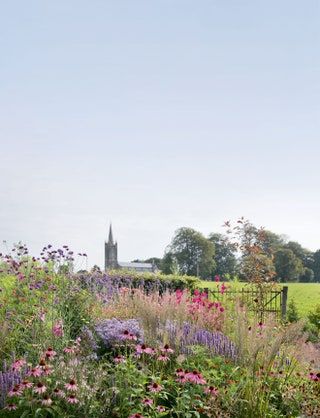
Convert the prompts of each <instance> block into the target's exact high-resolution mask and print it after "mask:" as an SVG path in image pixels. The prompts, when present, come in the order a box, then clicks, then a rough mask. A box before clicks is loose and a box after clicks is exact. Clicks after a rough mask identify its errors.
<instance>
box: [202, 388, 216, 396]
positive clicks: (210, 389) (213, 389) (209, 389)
mask: <svg viewBox="0 0 320 418" xmlns="http://www.w3.org/2000/svg"><path fill="white" fill-rule="evenodd" d="M204 392H205V393H207V394H208V395H212V396H217V395H218V393H219V390H218V389H217V388H215V387H214V386H209V387H207V388H206V389H205V391H204Z"/></svg>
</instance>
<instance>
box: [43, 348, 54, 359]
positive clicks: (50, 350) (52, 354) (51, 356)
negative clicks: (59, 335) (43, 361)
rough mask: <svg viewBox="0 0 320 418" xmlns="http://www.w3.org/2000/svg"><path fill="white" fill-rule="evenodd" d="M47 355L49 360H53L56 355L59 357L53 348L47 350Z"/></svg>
mask: <svg viewBox="0 0 320 418" xmlns="http://www.w3.org/2000/svg"><path fill="white" fill-rule="evenodd" d="M45 355H46V357H47V358H48V359H51V358H53V357H54V356H56V355H57V352H56V351H54V350H53V348H51V347H48V348H47V351H46V352H45Z"/></svg>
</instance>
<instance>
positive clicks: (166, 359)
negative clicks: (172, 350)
mask: <svg viewBox="0 0 320 418" xmlns="http://www.w3.org/2000/svg"><path fill="white" fill-rule="evenodd" d="M157 360H159V361H163V362H166V361H168V360H170V358H169V357H168V356H165V355H164V354H160V356H159V357H158V358H157Z"/></svg>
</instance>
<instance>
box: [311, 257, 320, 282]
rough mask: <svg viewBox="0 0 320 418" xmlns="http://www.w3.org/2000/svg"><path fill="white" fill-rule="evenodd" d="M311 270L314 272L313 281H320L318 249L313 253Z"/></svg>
mask: <svg viewBox="0 0 320 418" xmlns="http://www.w3.org/2000/svg"><path fill="white" fill-rule="evenodd" d="M312 270H313V272H314V281H315V282H320V249H319V250H317V251H316V252H314V253H313V263H312Z"/></svg>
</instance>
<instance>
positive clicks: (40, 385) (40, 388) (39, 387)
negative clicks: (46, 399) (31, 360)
mask: <svg viewBox="0 0 320 418" xmlns="http://www.w3.org/2000/svg"><path fill="white" fill-rule="evenodd" d="M33 390H34V392H35V393H37V394H40V393H44V392H45V391H46V390H47V387H46V386H45V385H44V384H43V383H41V382H38V383H37V384H36V386H35V388H34V389H33Z"/></svg>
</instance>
